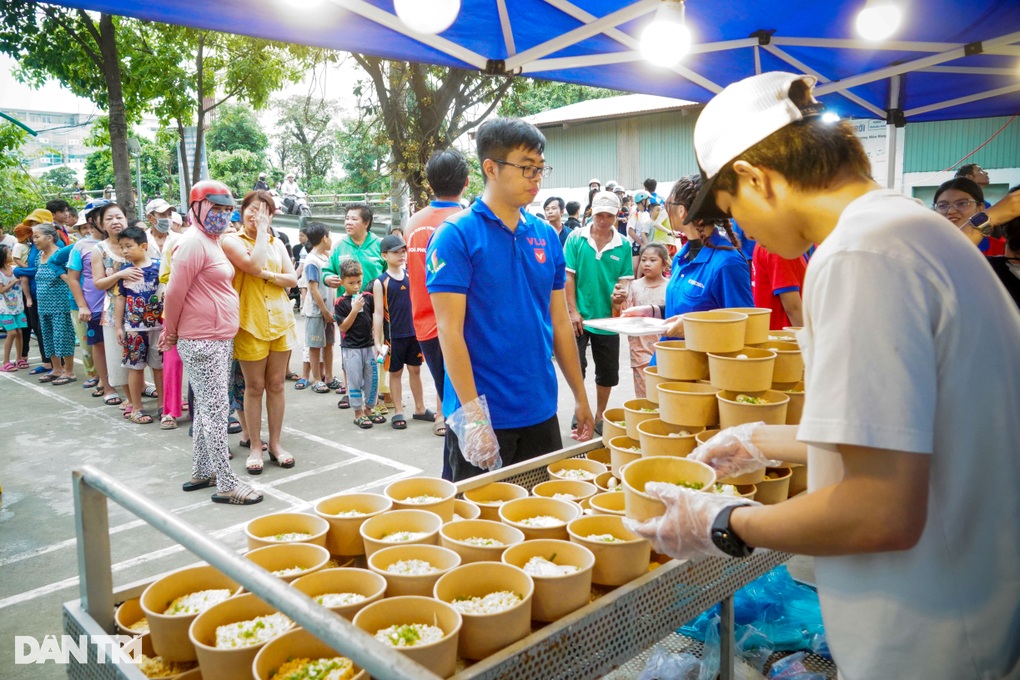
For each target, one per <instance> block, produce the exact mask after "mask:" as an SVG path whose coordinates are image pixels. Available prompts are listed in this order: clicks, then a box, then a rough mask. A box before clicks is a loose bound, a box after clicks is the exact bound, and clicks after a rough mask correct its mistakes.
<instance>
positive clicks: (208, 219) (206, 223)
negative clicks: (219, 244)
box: [202, 210, 230, 236]
mask: <svg viewBox="0 0 1020 680" xmlns="http://www.w3.org/2000/svg"><path fill="white" fill-rule="evenodd" d="M202 226H203V227H204V228H205V233H207V234H209V235H210V236H219V235H220V234H222V233H224V232H225V231H226V230H227V229H229V228H230V213H229V212H225V211H212V210H210V211H209V213H208V214H207V215H206V216H205V220H203V222H202Z"/></svg>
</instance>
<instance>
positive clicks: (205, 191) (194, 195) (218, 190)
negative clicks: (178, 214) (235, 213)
mask: <svg viewBox="0 0 1020 680" xmlns="http://www.w3.org/2000/svg"><path fill="white" fill-rule="evenodd" d="M202 200H206V201H209V202H210V203H215V204H216V205H226V206H229V207H231V208H232V207H234V197H233V195H232V194H231V193H230V188H229V187H228V186H227V185H226V184H224V183H223V182H217V181H216V180H213V179H204V180H202V181H201V182H198V183H196V184H195V186H193V187H191V196H190V197H189V199H188V203H189V204H194V203H195V202H196V201H202Z"/></svg>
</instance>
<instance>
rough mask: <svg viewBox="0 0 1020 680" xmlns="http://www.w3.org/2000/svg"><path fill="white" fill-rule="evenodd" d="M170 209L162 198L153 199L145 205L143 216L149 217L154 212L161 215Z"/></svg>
mask: <svg viewBox="0 0 1020 680" xmlns="http://www.w3.org/2000/svg"><path fill="white" fill-rule="evenodd" d="M169 209H170V204H169V203H167V202H166V201H165V200H163V199H162V198H154V199H152V200H151V201H149V202H148V203H146V204H145V214H146V215H151V214H152V213H154V212H157V213H161V212H166V211H167V210H169Z"/></svg>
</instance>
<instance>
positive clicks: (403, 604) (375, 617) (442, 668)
mask: <svg viewBox="0 0 1020 680" xmlns="http://www.w3.org/2000/svg"><path fill="white" fill-rule="evenodd" d="M463 622H464V620H463V618H462V617H461V615H460V613H459V612H458V611H457V610H456V609H454V608H453V607H451V606H450V605H449V604H447V603H446V602H440V601H439V600H436V599H433V598H431V597H414V596H406V597H393V598H388V599H386V600H382V601H380V602H375V603H373V604H371V605H369V606H368V607H365V608H364V609H362V610H361V611H360V612H358V615H357V616H355V617H354V625H355V626H357V627H358V628H361V629H362V630H363V631H365V632H366V633H368V634H369V635H372V636H374V635H375V634H376V633H378V632H379V631H380V630H385V629H387V628H389V627H390V626H403V625H408V624H413V623H421V624H425V625H428V626H437V627H438V628H441V629H442V630H443V637H442V639H441V640H439V641H438V642H433V643H431V644H428V645H416V646H414V647H394V648H393V649H395V650H396V651H397V652H399V653H400V654H403V655H404V656H406V657H407V658H409V659H411V660H413V661H416V662H418V663H420V664H421V665H422V666H425V667H426V668H428V669H429V670H430V671H432V672H433V673H435V674H436V675H438V676H439V677H441V678H447V677H449V676H451V675H453V673H454V671H455V670H456V669H457V639H458V637H459V636H460V631H461V628H462V626H463Z"/></svg>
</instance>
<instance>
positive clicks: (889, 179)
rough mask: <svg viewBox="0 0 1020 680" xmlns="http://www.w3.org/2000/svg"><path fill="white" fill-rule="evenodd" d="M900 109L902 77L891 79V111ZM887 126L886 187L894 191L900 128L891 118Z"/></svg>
mask: <svg viewBox="0 0 1020 680" xmlns="http://www.w3.org/2000/svg"><path fill="white" fill-rule="evenodd" d="M899 107H900V77H899V76H893V77H892V78H890V79H889V110H890V111H895V110H896V109H898V108H899ZM887 123H888V125H886V128H885V129H886V134H885V137H886V144H887V147H886V154H885V156H886V158H887V159H888V165H887V166H886V174H885V186H886V188H888V189H894V188H895V187H896V136H897V132H898V128H897V127H896V121H895V120H894V119H893V117H892V116H890V119H889V120H887Z"/></svg>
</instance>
